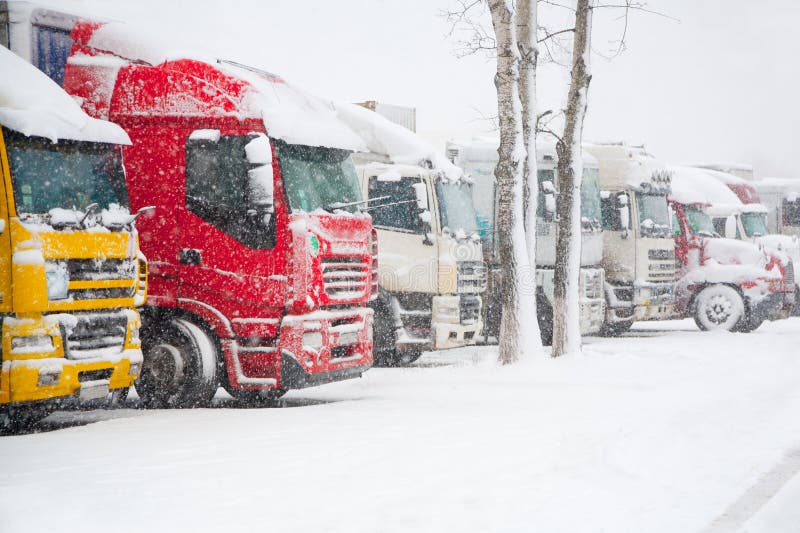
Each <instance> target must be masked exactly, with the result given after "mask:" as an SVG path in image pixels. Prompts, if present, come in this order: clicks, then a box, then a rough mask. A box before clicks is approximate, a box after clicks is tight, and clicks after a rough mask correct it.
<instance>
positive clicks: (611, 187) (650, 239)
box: [584, 143, 675, 335]
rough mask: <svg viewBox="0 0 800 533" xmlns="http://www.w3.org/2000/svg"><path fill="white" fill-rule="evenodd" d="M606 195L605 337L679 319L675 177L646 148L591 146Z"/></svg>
mask: <svg viewBox="0 0 800 533" xmlns="http://www.w3.org/2000/svg"><path fill="white" fill-rule="evenodd" d="M584 149H585V150H586V151H587V152H589V153H590V154H592V155H594V156H595V157H596V158H597V161H598V164H599V167H600V187H601V189H602V192H601V198H602V224H603V262H602V265H603V268H604V269H605V280H606V285H605V295H606V314H605V324H604V327H603V329H604V332H605V333H606V334H611V335H614V334H618V333H621V332H623V331H626V330H627V329H629V328H630V327H631V325H632V324H633V322H635V321H638V320H666V319H668V318H671V317H672V315H673V307H674V295H673V292H674V286H675V249H674V242H673V238H672V231H671V223H670V213H669V208H668V207H667V194H668V192H669V187H670V177H669V174H668V173H667V172H665V171H664V170H663V165H662V164H660V163H659V162H658V161H656V160H655V158H653V156H652V155H650V154H648V153H647V152H646V151H645V150H644V148H643V147H639V146H629V145H626V144H623V143H608V144H587V145H585V146H584Z"/></svg>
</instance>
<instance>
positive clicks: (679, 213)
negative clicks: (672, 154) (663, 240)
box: [668, 172, 795, 332]
mask: <svg viewBox="0 0 800 533" xmlns="http://www.w3.org/2000/svg"><path fill="white" fill-rule="evenodd" d="M668 200H669V204H670V207H671V209H672V211H673V213H674V217H673V232H674V239H675V258H676V262H678V263H679V265H680V267H679V270H680V274H679V278H678V281H677V283H676V294H675V296H676V298H675V304H676V312H677V313H678V314H679V315H680V316H691V317H693V318H694V320H695V323H696V324H697V326H698V327H699V328H700V329H702V330H713V329H725V330H729V331H742V332H750V331H753V330H755V329H756V328H758V327H759V326H760V325H761V323H762V322H764V320H776V319H782V318H788V316H789V314H790V312H791V309H792V307H793V306H794V298H795V287H794V268H793V265H792V262H791V260H790V259H789V258H788V257H787V256H785V255H784V254H781V253H780V252H777V251H773V252H765V251H764V250H763V249H761V248H759V247H758V246H756V245H754V244H752V243H749V242H743V241H738V240H734V239H726V238H722V237H720V236H719V235H718V234H717V233H716V231H715V228H714V224H713V222H712V219H711V217H710V216H709V215H708V214H707V213H706V212H705V208H706V207H707V206H708V205H710V204H709V200H708V198H706V197H705V196H704V195H703V191H701V190H699V189H698V188H697V184H696V183H693V182H692V181H691V180H690V179H685V176H684V175H683V174H682V173H680V172H673V176H672V193H671V194H670V196H669V197H668Z"/></svg>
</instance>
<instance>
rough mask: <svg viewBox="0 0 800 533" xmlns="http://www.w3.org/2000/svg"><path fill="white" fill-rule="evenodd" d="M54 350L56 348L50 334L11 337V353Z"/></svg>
mask: <svg viewBox="0 0 800 533" xmlns="http://www.w3.org/2000/svg"><path fill="white" fill-rule="evenodd" d="M53 350H55V346H54V345H53V338H52V337H50V336H49V335H33V336H29V337H28V336H26V337H12V338H11V353H14V354H25V353H40V352H52V351H53Z"/></svg>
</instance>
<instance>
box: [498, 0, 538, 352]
mask: <svg viewBox="0 0 800 533" xmlns="http://www.w3.org/2000/svg"><path fill="white" fill-rule="evenodd" d="M489 11H490V13H491V15H492V26H493V28H494V33H495V39H496V43H497V45H496V46H497V73H496V74H495V78H494V84H495V87H496V88H497V111H498V116H499V122H500V146H499V148H498V162H497V167H495V178H496V180H497V193H498V208H497V220H496V221H495V223H496V224H497V230H498V253H499V255H500V263H501V265H502V269H503V277H502V287H501V298H502V319H501V322H500V339H499V341H500V350H499V354H498V358H499V360H500V362H502V363H503V364H510V363H514V362H516V361H517V360H519V358H520V356H521V354H522V353H523V352H524V350H525V349H526V347H527V346H528V345H529V343H530V321H531V318H532V319H533V320H534V321H535V320H536V316H535V315H532V314H531V312H530V304H529V303H528V302H529V301H530V300H531V298H527V300H528V302H526V299H525V298H521V296H524V293H526V292H530V293H531V294H532V293H533V291H530V288H529V287H523V286H522V285H521V280H522V274H523V273H524V272H525V271H526V270H527V271H530V266H529V263H528V255H527V250H526V248H525V230H524V228H523V224H522V216H523V211H522V170H523V164H524V162H523V157H524V143H523V140H522V110H521V104H520V100H519V86H518V79H519V70H518V61H519V55H518V54H519V52H518V50H517V45H516V36H515V33H516V32H515V27H514V22H513V21H514V10H513V7H512V0H490V1H489ZM522 289H525V290H522ZM523 303H526V304H527V305H523Z"/></svg>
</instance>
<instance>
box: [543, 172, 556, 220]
mask: <svg viewBox="0 0 800 533" xmlns="http://www.w3.org/2000/svg"><path fill="white" fill-rule="evenodd" d="M542 194H543V195H544V220H545V221H546V222H552V221H553V220H555V218H556V188H555V186H554V185H553V182H552V181H543V182H542Z"/></svg>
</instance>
